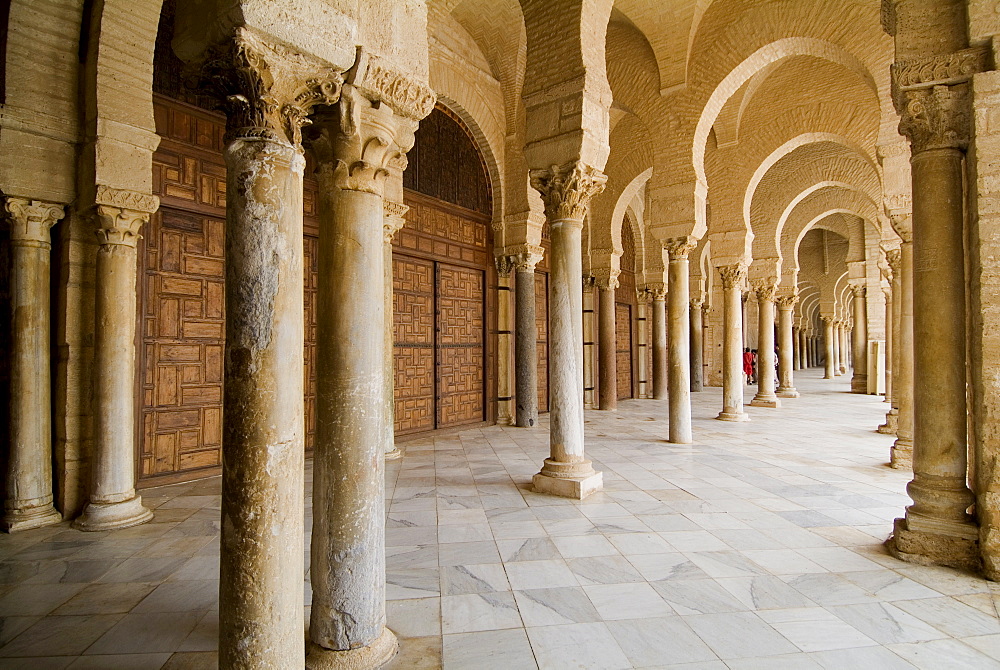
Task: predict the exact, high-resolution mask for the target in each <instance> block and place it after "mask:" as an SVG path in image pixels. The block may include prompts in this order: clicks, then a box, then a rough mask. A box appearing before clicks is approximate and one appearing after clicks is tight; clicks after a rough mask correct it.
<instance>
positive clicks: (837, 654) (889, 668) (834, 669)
mask: <svg viewBox="0 0 1000 670" xmlns="http://www.w3.org/2000/svg"><path fill="white" fill-rule="evenodd" d="M812 658H813V659H814V660H815V661H816V662H817V663H819V664H820V666H822V667H823V668H824V670H844V669H845V668H878V669H879V670H914V668H915V667H916V666H914V665H912V664H911V663H909V662H907V661H904V660H903V658H902V657H901V656H899V655H897V654H895V653H894V652H892V651H891V650H889V649H887V648H886V647H854V648H852V649H834V650H831V651H821V652H817V653H814V654H812Z"/></svg>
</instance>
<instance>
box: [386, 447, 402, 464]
mask: <svg viewBox="0 0 1000 670" xmlns="http://www.w3.org/2000/svg"><path fill="white" fill-rule="evenodd" d="M402 457H403V450H402V449H400V448H399V447H393V448H392V451H387V452H385V460H387V461H395V460H398V459H400V458H402Z"/></svg>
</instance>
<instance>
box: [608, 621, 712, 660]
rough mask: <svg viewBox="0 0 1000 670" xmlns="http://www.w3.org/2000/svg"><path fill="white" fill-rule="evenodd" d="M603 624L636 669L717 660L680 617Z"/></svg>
mask: <svg viewBox="0 0 1000 670" xmlns="http://www.w3.org/2000/svg"><path fill="white" fill-rule="evenodd" d="M607 626H608V630H610V631H611V634H612V635H614V637H615V640H616V641H617V642H618V646H619V647H621V648H622V651H624V652H625V655H626V656H628V659H629V661H631V663H632V664H633V666H634V667H637V668H647V667H663V666H675V665H680V664H688V663H701V662H710V661H716V660H718V659H717V657H716V655H715V652H713V651H712V650H711V649H709V647H708V645H706V644H705V643H704V642H703V641H702V639H701V638H700V637H698V636H697V635H696V634H695V633H694V631H693V630H691V628H690V627H689V626H688V625H687V624H686V623H684V621H683V620H682V619H681V618H680V617H676V616H671V617H661V618H655V619H627V620H622V621H609V622H608V623H607Z"/></svg>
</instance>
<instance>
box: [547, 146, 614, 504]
mask: <svg viewBox="0 0 1000 670" xmlns="http://www.w3.org/2000/svg"><path fill="white" fill-rule="evenodd" d="M606 183H607V177H606V176H605V175H604V174H602V173H601V172H600V171H599V170H596V169H594V168H593V167H591V166H589V165H586V164H584V163H582V162H578V161H576V162H571V163H567V164H565V165H562V166H556V167H553V168H550V169H548V170H532V172H531V185H532V187H534V188H535V190H537V191H538V192H539V193H540V194H541V196H542V201H543V202H544V203H545V216H546V218H547V219H548V221H549V231H550V239H551V242H552V248H551V254H552V255H551V270H550V274H549V282H550V284H549V296H550V305H549V342H550V348H549V352H550V353H549V397H550V398H551V400H550V401H549V413H550V420H549V426H550V428H549V431H550V432H549V449H550V456H549V458H546V459H545V464H544V465H543V466H542V470H541V472H539V473H538V474H536V475H535V476H534V478H533V480H532V483H533V484H534V487H535V491H538V492H540V493H551V494H555V495H561V496H566V497H571V498H577V499H581V498H585V497H586V496H588V495H589V494H591V493H593V492H594V491H598V490H600V489H601V488H602V487H603V477H602V475H601V473H600V472H596V471H595V470H594V468H593V466H592V465H591V462H590V461H589V460H588V459H587V458H586V456H585V455H584V437H583V311H582V310H583V286H582V285H581V283H580V278H581V276H582V274H583V268H582V263H581V257H580V235H581V231H582V229H583V219H584V217H585V216H586V214H587V208H588V207H589V204H590V200H591V198H593V197H594V196H595V195H597V194H598V193H600V192H601V191H602V190H603V189H604V185H605V184H606Z"/></svg>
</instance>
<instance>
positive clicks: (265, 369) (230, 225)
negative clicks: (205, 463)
mask: <svg viewBox="0 0 1000 670" xmlns="http://www.w3.org/2000/svg"><path fill="white" fill-rule="evenodd" d="M204 68H205V73H204V74H205V79H206V80H207V82H208V83H210V84H212V85H214V86H215V87H216V93H217V95H218V96H219V97H220V98H221V99H223V100H226V101H227V103H228V109H227V112H228V113H227V116H228V124H227V132H226V136H225V140H226V148H225V152H224V156H225V161H226V169H227V174H228V178H227V191H226V192H227V198H226V351H225V371H224V382H225V391H224V397H223V403H224V404H223V437H222V439H223V447H222V451H223V453H222V515H221V516H222V536H221V540H220V573H219V667H220V668H222V669H231V668H239V669H241V670H242V669H247V668H254V669H260V670H263V669H265V668H290V667H303V666H304V665H305V645H304V644H303V632H304V631H305V625H304V622H303V606H302V587H303V582H304V581H305V580H304V574H303V560H302V545H303V520H304V514H303V510H304V507H305V502H304V500H303V492H304V484H305V482H304V468H305V463H304V446H305V445H304V436H305V420H304V406H303V360H302V348H303V341H304V323H303V312H302V299H303V287H302V280H303V252H302V179H303V171H304V170H305V158H304V156H303V154H302V148H301V144H300V142H301V136H300V128H301V125H302V123H303V122H304V121H305V117H306V114H307V113H308V111H309V109H310V108H311V107H312V105H313V104H316V103H320V102H322V103H326V104H330V103H333V102H334V101H335V100H336V99H337V98H338V97H339V94H340V76H339V74H337V73H336V72H332V71H331V70H330V69H329V67H328V66H327V65H325V64H323V63H319V62H315V63H313V62H311V61H309V59H307V58H306V57H305V56H302V55H301V54H295V53H291V52H289V51H288V50H287V49H285V48H283V47H282V48H278V47H275V46H274V45H271V44H268V43H266V42H265V41H264V40H263V39H262V38H261V37H259V36H258V35H256V34H255V33H253V32H251V31H250V30H247V29H240V30H238V31H237V33H236V35H235V37H234V39H233V40H232V41H231V42H229V43H228V44H225V45H220V46H219V47H217V48H216V49H213V50H212V52H210V53H209V55H208V59H207V61H206V64H205V66H204ZM376 216H377V222H376V223H375V224H374V225H375V226H376V227H377V229H378V237H377V240H378V245H381V244H382V239H381V219H382V211H381V208H380V209H379V210H378V212H377V214H376ZM376 253H377V257H378V259H379V261H378V262H377V264H376V265H377V267H378V273H377V275H375V276H374V279H373V282H374V284H375V286H376V289H375V291H374V294H373V296H372V298H371V299H372V301H373V302H374V303H375V304H377V305H378V306H379V309H381V305H382V304H383V294H382V268H381V258H382V250H381V247H380V246H379V247H378V250H377V252H376ZM320 312H322V310H320ZM381 324H382V315H381V313H379V318H378V321H377V322H376V324H375V326H376V328H379V327H380V326H381ZM371 326H372V324H368V328H371ZM369 339H370V341H371V346H372V347H373V348H375V349H376V350H377V352H378V353H377V360H378V365H379V368H381V362H382V346H383V342H384V340H383V339H382V333H381V332H377V334H376V336H375V337H370V338H369ZM379 381H381V380H379ZM371 394H372V395H373V401H372V403H373V405H374V407H370V408H368V409H370V410H373V411H375V412H376V413H377V414H378V415H379V416H381V414H382V403H383V397H382V387H381V386H378V387H377V388H373V389H372V390H371ZM319 427H320V429H322V420H321V421H320V422H319ZM372 442H373V445H374V451H375V454H376V455H377V458H376V461H377V462H378V463H379V464H381V462H382V450H383V449H382V435H381V434H380V433H376V434H374V435H373V436H372ZM380 512H381V510H380Z"/></svg>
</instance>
